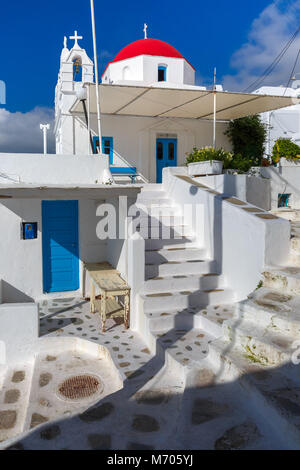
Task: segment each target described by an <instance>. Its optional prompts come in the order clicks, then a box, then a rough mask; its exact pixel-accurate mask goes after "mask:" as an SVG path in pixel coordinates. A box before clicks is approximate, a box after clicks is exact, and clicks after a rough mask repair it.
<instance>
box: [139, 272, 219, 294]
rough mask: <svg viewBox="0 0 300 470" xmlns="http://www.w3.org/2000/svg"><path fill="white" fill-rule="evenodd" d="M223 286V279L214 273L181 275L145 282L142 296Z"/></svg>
mask: <svg viewBox="0 0 300 470" xmlns="http://www.w3.org/2000/svg"><path fill="white" fill-rule="evenodd" d="M223 285H224V277H223V276H220V275H219V274H216V273H209V274H207V273H205V274H196V275H195V274H190V275H189V274H182V275H176V274H175V275H174V276H160V277H156V278H153V279H149V280H148V281H146V282H145V284H144V288H143V292H142V293H143V294H145V293H151V292H153V293H154V292H162V291H176V290H177V291H178V290H189V289H192V290H196V289H199V290H208V289H216V288H218V287H221V286H223Z"/></svg>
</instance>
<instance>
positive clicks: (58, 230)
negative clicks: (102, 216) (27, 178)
mask: <svg viewBox="0 0 300 470" xmlns="http://www.w3.org/2000/svg"><path fill="white" fill-rule="evenodd" d="M42 221H43V228H42V236H43V242H42V246H43V284H44V292H63V291H69V290H70V291H74V290H77V289H79V236H78V201H42Z"/></svg>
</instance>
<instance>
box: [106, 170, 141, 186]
mask: <svg viewBox="0 0 300 470" xmlns="http://www.w3.org/2000/svg"><path fill="white" fill-rule="evenodd" d="M109 169H110V172H111V174H112V176H128V177H129V178H130V179H131V182H132V183H135V179H136V177H137V176H139V174H138V173H137V171H136V167H135V166H119V167H116V166H111V167H109Z"/></svg>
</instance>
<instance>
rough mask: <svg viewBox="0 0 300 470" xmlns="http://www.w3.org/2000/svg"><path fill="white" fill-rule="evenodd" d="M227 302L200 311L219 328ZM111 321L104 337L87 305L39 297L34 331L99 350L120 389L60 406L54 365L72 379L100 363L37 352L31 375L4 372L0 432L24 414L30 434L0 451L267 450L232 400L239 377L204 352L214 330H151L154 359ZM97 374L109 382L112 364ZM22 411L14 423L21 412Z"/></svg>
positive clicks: (269, 444) (262, 434)
mask: <svg viewBox="0 0 300 470" xmlns="http://www.w3.org/2000/svg"><path fill="white" fill-rule="evenodd" d="M230 308H231V306H226V305H225V306H218V307H210V308H209V309H206V310H204V311H202V314H203V317H206V318H207V317H209V318H210V319H211V321H212V322H213V323H215V324H216V325H219V326H220V325H221V324H222V322H223V320H224V319H228V318H230V317H231V315H232V313H231V311H230ZM190 313H191V314H192V313H193V312H190ZM194 313H195V312H194ZM198 313H199V312H198ZM116 320H118V319H116ZM118 323H119V322H118V321H115V320H108V321H107V332H106V333H104V334H103V333H101V323H100V319H99V316H98V315H93V314H91V313H90V312H89V303H88V302H86V301H84V300H81V299H76V298H74V299H57V300H54V301H52V302H46V301H44V302H43V303H41V305H40V335H41V337H53V338H54V337H55V338H59V337H63V338H66V337H81V338H82V339H86V340H89V341H91V342H94V343H97V344H101V345H103V346H105V347H106V348H107V349H108V350H109V352H110V354H111V356H112V359H113V361H114V363H115V364H116V365H117V368H118V370H119V372H120V374H121V377H122V380H124V386H123V388H120V387H118V385H117V384H115V385H114V386H113V388H114V390H115V391H113V392H112V393H110V394H109V396H104V397H103V396H102V397H100V399H98V400H96V402H95V399H94V402H92V401H90V402H84V401H83V402H82V403H80V402H79V403H72V407H71V409H72V411H70V408H69V405H70V403H69V402H67V403H61V402H59V400H58V399H57V397H55V390H56V387H57V383H55V374H56V373H57V371H60V373H61V374H65V375H66V376H70V375H71V373H74V371H75V370H76V373H78V374H80V373H84V372H87V371H88V372H89V373H96V371H97V367H98V368H99V363H98V364H96V363H95V364H93V361H92V360H91V359H90V358H89V356H88V355H85V353H84V352H83V353H81V354H79V355H78V354H77V355H74V354H73V353H72V352H65V353H58V354H55V353H53V354H52V355H50V356H49V354H48V355H44V357H41V358H38V361H39V362H38V366H37V367H36V371H35V372H30V367H29V366H28V370H26V369H24V368H23V369H22V370H17V371H11V373H10V376H9V380H10V381H11V383H9V384H8V386H6V387H4V389H5V395H4V398H3V396H1V395H0V410H1V411H0V429H1V425H2V427H3V426H4V427H5V426H6V429H9V428H14V426H16V424H17V423H18V422H19V421H20V419H21V418H23V419H25V420H26V426H25V429H23V430H26V429H27V430H31V431H30V433H29V434H27V435H25V436H24V437H21V439H18V438H14V439H10V440H9V441H7V443H6V445H4V447H6V448H8V449H20V450H21V449H120V450H121V449H185V448H189V449H260V448H263V449H267V448H273V447H274V438H272V439H269V437H268V429H266V430H265V429H264V425H263V424H261V423H260V424H258V423H257V420H256V419H255V417H252V416H249V413H248V412H245V407H243V406H239V405H238V403H239V395H240V388H239V387H238V386H237V385H236V383H235V382H234V383H232V384H231V383H229V384H228V383H223V382H222V380H219V379H218V377H217V373H216V371H215V370H214V369H213V367H212V364H211V363H210V362H209V358H208V356H209V354H208V353H209V349H210V346H211V343H212V342H213V340H214V336H213V335H211V334H209V333H208V332H207V331H205V330H204V329H199V328H191V329H190V330H186V329H185V330H184V329H173V330H170V331H169V332H168V333H167V334H165V333H163V332H162V333H160V332H157V333H156V335H155V340H156V341H157V353H156V355H153V354H151V353H150V350H149V349H148V347H147V346H146V344H145V343H144V342H143V340H142V338H141V337H140V335H139V334H137V333H135V332H132V331H131V330H125V329H124V325H123V324H122V323H121V320H120V324H118ZM102 369H103V367H102ZM103 374H104V375H103ZM105 374H106V375H105ZM32 376H33V378H32ZM101 376H102V377H106V380H107V381H108V382H109V381H111V382H113V381H114V380H115V379H114V378H113V376H111V377H110V375H109V370H107V371H106V372H103V370H102V372H101ZM26 380H27V381H28V380H29V381H30V380H32V384H33V385H32V389H33V390H32V391H31V395H30V399H29V405H28V409H27V415H26V416H25V417H24V414H26V413H25V411H24V409H23V411H22V406H18V402H19V403H20V404H22V400H21V399H20V394H21V393H22V387H18V384H19V385H20V383H21V384H22V383H23V384H24V383H25V382H26ZM104 382H105V379H104ZM51 383H52V384H53V385H52V386H51ZM110 385H111V384H110ZM47 387H48V394H47ZM49 387H50V388H49ZM51 387H52V388H51ZM53 387H54V388H53ZM18 388H19V392H20V393H19V392H18ZM25 388H26V387H25V386H24V387H23V390H25ZM27 388H28V387H27ZM2 395H3V394H2ZM51 397H52V398H51ZM234 397H236V398H234ZM5 400H6V401H5ZM3 401H4V402H5V405H2V403H3ZM58 402H59V403H58ZM13 403H15V404H14V405H13ZM57 403H58V404H57ZM1 413H2V414H1ZM3 413H4V414H3ZM22 413H23V416H20V419H19V417H18V414H22ZM17 417H18V418H17ZM18 420H19V421H18ZM48 421H49V423H48ZM1 423H2V424H1ZM37 426H38V427H37ZM20 430H21V427H20V426H19V429H18V428H15V430H14V433H12V436H15V435H16V434H17V433H18V432H20ZM3 444H4V443H3ZM278 447H279V448H280V443H279V444H278Z"/></svg>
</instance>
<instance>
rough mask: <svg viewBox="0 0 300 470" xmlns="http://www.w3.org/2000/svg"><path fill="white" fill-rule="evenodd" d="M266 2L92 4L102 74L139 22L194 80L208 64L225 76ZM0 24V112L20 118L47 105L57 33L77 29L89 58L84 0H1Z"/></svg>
mask: <svg viewBox="0 0 300 470" xmlns="http://www.w3.org/2000/svg"><path fill="white" fill-rule="evenodd" d="M268 3H270V2H268V1H264V0H263V1H262V0H260V1H251V2H250V1H248V2H247V8H246V7H245V2H244V1H243V2H241V1H240V0H229V1H227V2H224V1H223V0H215V1H214V2H201V1H199V0H197V1H194V0H189V1H187V2H182V1H179V0H172V1H170V0H163V1H162V0H160V1H157V0H152V1H151V2H145V1H137V0H132V1H131V2H129V3H127V2H121V1H114V2H107V1H106V2H103V1H100V0H95V10H96V21H97V25H96V26H97V35H98V38H97V39H98V49H99V53H100V54H101V52H102V54H101V56H102V61H101V69H103V67H104V65H105V64H106V63H107V61H108V60H109V59H110V58H111V57H113V56H115V55H116V54H117V53H118V51H119V50H120V49H121V48H122V47H124V46H125V45H127V44H129V43H130V42H132V41H135V40H137V39H140V38H142V37H143V25H144V22H146V23H147V24H148V25H149V29H148V31H149V36H150V37H154V38H158V39H162V40H164V41H167V42H169V43H171V44H172V45H173V46H174V47H176V48H177V49H178V50H179V51H180V52H181V53H182V54H183V55H184V56H185V57H187V59H188V60H189V61H190V62H191V63H192V64H193V65H194V67H195V68H196V70H197V72H198V75H197V78H198V80H200V77H205V78H206V77H208V76H209V75H212V73H213V67H214V66H216V67H217V68H218V73H219V75H225V74H229V73H230V71H231V69H230V59H231V56H232V54H233V53H234V51H235V50H237V49H238V48H239V47H240V46H241V44H242V43H244V42H245V41H246V39H247V33H248V32H249V29H250V27H251V23H252V21H253V19H254V18H255V17H257V16H258V15H259V13H260V12H261V11H262V10H263V8H264V7H265V6H267V5H268ZM213 4H214V8H212V5H213ZM1 18H2V21H1V28H0V44H1V62H2V67H1V68H0V79H2V80H4V81H5V82H6V84H7V106H6V108H7V109H8V110H10V111H23V112H24V111H29V110H31V109H32V108H34V107H35V106H47V107H48V106H53V97H54V87H55V84H56V80H57V73H58V64H59V56H60V51H61V48H62V43H63V37H64V35H67V36H69V35H71V34H72V32H73V31H74V29H77V30H78V32H79V33H80V34H81V35H82V36H83V37H84V40H83V41H81V45H82V46H83V47H85V48H86V49H87V52H88V54H89V55H90V56H91V55H92V42H91V20H90V2H89V0H84V1H82V0H80V1H79V0H59V1H58V0H51V2H41V1H40V0H39V1H38V0H30V1H29V2H24V0H14V1H10V2H8V1H5V2H3V3H2V5H1Z"/></svg>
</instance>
